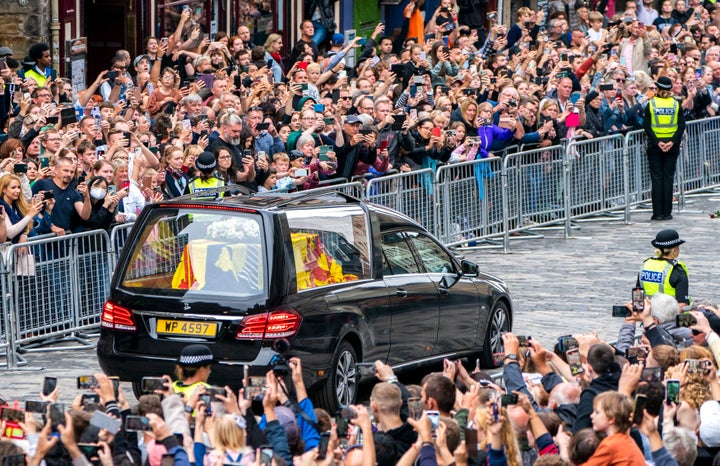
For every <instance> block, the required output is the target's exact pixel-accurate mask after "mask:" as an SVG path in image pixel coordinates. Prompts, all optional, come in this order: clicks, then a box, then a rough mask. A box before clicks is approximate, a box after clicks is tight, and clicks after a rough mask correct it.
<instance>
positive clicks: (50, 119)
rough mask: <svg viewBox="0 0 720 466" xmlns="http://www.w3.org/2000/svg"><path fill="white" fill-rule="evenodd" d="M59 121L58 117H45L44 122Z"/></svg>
mask: <svg viewBox="0 0 720 466" xmlns="http://www.w3.org/2000/svg"><path fill="white" fill-rule="evenodd" d="M58 121H60V119H59V118H58V117H45V123H47V124H48V125H56V124H57V123H58Z"/></svg>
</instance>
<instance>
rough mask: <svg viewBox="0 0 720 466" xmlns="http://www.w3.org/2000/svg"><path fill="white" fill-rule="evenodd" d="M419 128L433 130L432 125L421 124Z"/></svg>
mask: <svg viewBox="0 0 720 466" xmlns="http://www.w3.org/2000/svg"><path fill="white" fill-rule="evenodd" d="M419 129H424V130H425V131H432V129H433V127H432V126H421V127H420V128H419Z"/></svg>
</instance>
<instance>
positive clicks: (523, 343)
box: [517, 335, 532, 346]
mask: <svg viewBox="0 0 720 466" xmlns="http://www.w3.org/2000/svg"><path fill="white" fill-rule="evenodd" d="M517 339H518V345H519V346H527V345H528V340H532V337H531V336H522V335H518V336H517Z"/></svg>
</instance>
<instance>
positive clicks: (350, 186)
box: [301, 181, 363, 199]
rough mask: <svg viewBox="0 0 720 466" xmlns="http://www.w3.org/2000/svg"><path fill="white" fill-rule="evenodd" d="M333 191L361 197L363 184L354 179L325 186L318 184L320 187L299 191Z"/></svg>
mask: <svg viewBox="0 0 720 466" xmlns="http://www.w3.org/2000/svg"><path fill="white" fill-rule="evenodd" d="M334 191H338V192H341V193H344V194H347V195H349V196H353V197H356V198H358V199H362V196H363V185H362V183H359V182H357V181H355V182H352V183H342V184H330V185H327V186H320V187H317V188H313V189H307V190H305V191H301V192H303V193H324V192H334Z"/></svg>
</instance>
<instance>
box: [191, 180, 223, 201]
mask: <svg viewBox="0 0 720 466" xmlns="http://www.w3.org/2000/svg"><path fill="white" fill-rule="evenodd" d="M223 186H225V181H223V180H221V179H219V178H217V177H215V176H212V177H210V178H208V179H207V180H205V181H203V180H202V178H200V177H196V178H193V179H192V181H190V183H189V185H188V188H190V192H191V193H196V192H199V191H208V190H210V189H215V188H222V187H223ZM215 197H216V196H215V195H212V196H208V199H214V198H215Z"/></svg>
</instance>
